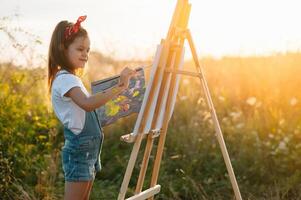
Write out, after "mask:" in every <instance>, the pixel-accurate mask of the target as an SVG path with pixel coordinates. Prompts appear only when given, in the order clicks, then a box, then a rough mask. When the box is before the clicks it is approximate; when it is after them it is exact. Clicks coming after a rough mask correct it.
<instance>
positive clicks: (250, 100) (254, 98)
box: [246, 97, 257, 106]
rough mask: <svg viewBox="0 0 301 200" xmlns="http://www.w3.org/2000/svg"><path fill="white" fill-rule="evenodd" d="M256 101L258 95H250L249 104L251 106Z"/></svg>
mask: <svg viewBox="0 0 301 200" xmlns="http://www.w3.org/2000/svg"><path fill="white" fill-rule="evenodd" d="M256 101H257V99H256V97H249V98H248V99H247V101H246V102H247V104H249V105H250V106H254V105H255V103H256Z"/></svg>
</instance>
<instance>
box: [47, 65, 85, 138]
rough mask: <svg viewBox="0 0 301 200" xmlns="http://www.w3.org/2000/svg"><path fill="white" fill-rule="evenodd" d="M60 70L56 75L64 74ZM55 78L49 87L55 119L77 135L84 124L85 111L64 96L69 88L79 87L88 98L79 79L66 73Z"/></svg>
mask: <svg viewBox="0 0 301 200" xmlns="http://www.w3.org/2000/svg"><path fill="white" fill-rule="evenodd" d="M66 72H67V71H66V70H60V71H59V72H58V73H57V75H58V74H61V73H66ZM67 73H68V74H61V75H58V76H56V77H55V79H54V80H53V83H52V87H51V101H52V107H53V109H54V113H55V114H56V116H57V118H58V119H59V120H60V121H61V122H62V123H63V124H64V125H65V126H66V127H68V129H70V130H71V131H72V132H73V133H74V134H76V135H78V134H79V133H80V132H81V131H82V129H83V128H84V124H85V117H86V111H85V110H83V109H82V108H80V107H79V106H78V105H77V104H75V103H74V102H73V101H72V99H71V98H70V97H66V96H64V94H66V93H67V92H68V91H69V90H70V89H71V88H73V87H79V88H80V89H81V90H82V91H83V92H84V93H85V94H86V95H87V96H90V94H89V93H88V91H87V89H86V88H85V86H84V85H83V83H82V81H81V80H80V78H79V77H77V76H75V75H73V74H71V73H69V72H67Z"/></svg>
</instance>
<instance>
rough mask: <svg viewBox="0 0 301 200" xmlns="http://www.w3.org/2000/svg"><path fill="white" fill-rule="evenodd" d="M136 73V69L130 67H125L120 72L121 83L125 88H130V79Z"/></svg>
mask: <svg viewBox="0 0 301 200" xmlns="http://www.w3.org/2000/svg"><path fill="white" fill-rule="evenodd" d="M135 75H136V71H135V70H132V69H130V68H128V67H126V68H124V69H123V70H122V72H121V73H120V84H121V85H122V87H123V88H124V89H126V88H128V86H129V83H130V79H131V78H132V77H134V76H135Z"/></svg>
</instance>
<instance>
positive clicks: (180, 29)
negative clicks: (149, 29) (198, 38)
mask: <svg viewBox="0 0 301 200" xmlns="http://www.w3.org/2000/svg"><path fill="white" fill-rule="evenodd" d="M190 10H191V4H189V3H188V0H178V1H177V5H176V8H175V11H174V14H173V17H172V21H171V24H170V27H169V30H168V34H167V37H166V39H162V41H161V44H160V45H159V46H158V50H157V54H156V57H155V60H154V63H153V66H152V72H151V78H152V80H151V81H150V83H149V85H148V88H147V89H146V95H145V97H144V100H143V105H142V108H141V110H140V113H139V115H138V119H137V122H136V126H135V129H134V131H133V133H131V134H128V135H125V136H122V137H121V139H122V140H123V141H126V142H134V145H133V149H132V152H131V156H130V159H129V162H128V166H127V169H126V172H125V175H124V179H123V182H122V185H121V188H120V192H119V195H118V199H119V200H123V199H125V196H126V192H127V189H128V184H129V181H130V178H131V175H132V172H133V169H134V166H135V163H136V159H137V156H138V153H139V149H140V145H141V142H142V139H143V138H144V136H146V137H147V142H146V147H145V151H144V157H143V160H142V163H141V169H140V173H139V178H138V181H137V185H136V189H135V195H134V196H132V197H129V198H128V200H138V199H139V200H142V199H153V198H154V195H156V194H157V193H159V192H160V188H161V186H160V185H158V184H157V180H158V175H159V168H160V163H161V159H162V154H163V147H164V144H165V138H166V132H167V128H168V123H169V119H170V117H171V115H172V112H173V106H174V102H175V98H176V93H177V90H178V85H177V84H178V81H179V79H178V78H179V76H180V75H188V76H194V77H198V78H200V80H201V83H202V86H203V89H204V92H205V96H206V100H207V103H208V106H209V109H210V112H211V117H212V120H213V123H214V126H215V131H216V136H217V139H218V142H219V145H220V148H221V151H222V155H223V157H224V161H225V164H226V167H227V170H228V173H229V177H230V181H231V184H232V187H233V190H234V194H235V197H236V199H237V200H241V199H242V198H241V195H240V191H239V188H238V185H237V181H236V178H235V175H234V171H233V169H232V165H231V161H230V158H229V155H228V152H227V148H226V145H225V142H224V139H223V135H222V132H221V128H220V125H219V122H218V119H217V116H216V112H215V109H214V106H213V103H212V100H211V95H210V92H209V89H208V86H207V82H206V79H205V77H204V74H203V71H202V69H201V66H200V64H199V60H198V57H197V53H196V49H195V46H194V43H193V41H192V37H191V33H190V31H189V29H188V28H187V25H188V20H189V15H190ZM185 40H187V41H188V43H189V47H190V50H191V52H192V56H193V60H194V63H195V66H196V68H197V72H189V71H183V70H181V66H183V57H184V41H185ZM156 137H159V141H158V146H157V152H156V156H155V160H154V166H153V170H152V176H151V184H150V187H149V188H148V189H146V190H144V191H142V187H143V183H144V178H145V174H146V170H147V166H148V162H149V158H150V154H151V150H152V146H153V142H154V140H155V138H156Z"/></svg>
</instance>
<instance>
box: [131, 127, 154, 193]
mask: <svg viewBox="0 0 301 200" xmlns="http://www.w3.org/2000/svg"><path fill="white" fill-rule="evenodd" d="M153 141H154V138H153V133H149V134H148V136H147V143H146V147H145V152H144V156H143V160H142V164H141V169H140V173H139V178H138V181H137V185H136V190H135V193H136V194H138V193H140V192H141V191H142V187H143V182H144V178H145V174H146V170H147V166H148V161H149V157H150V154H151V152H152V148H153Z"/></svg>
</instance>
